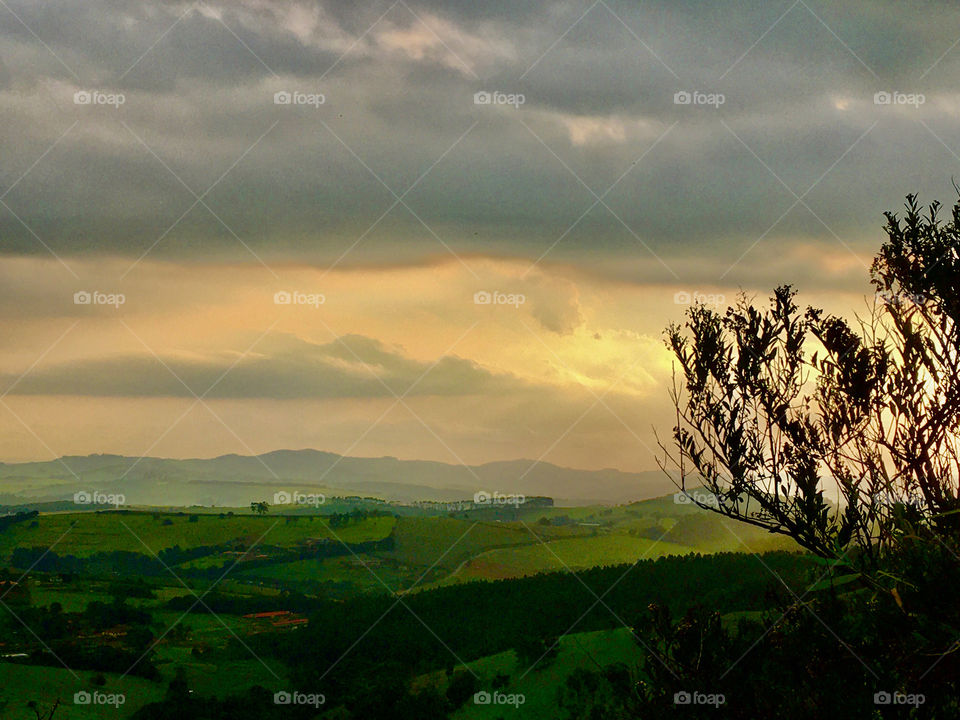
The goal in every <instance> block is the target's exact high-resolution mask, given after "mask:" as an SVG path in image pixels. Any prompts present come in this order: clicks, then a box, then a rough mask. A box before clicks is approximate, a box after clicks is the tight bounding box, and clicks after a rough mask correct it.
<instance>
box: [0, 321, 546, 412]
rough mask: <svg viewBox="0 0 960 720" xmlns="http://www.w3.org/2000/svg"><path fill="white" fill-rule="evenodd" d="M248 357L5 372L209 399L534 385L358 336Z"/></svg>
mask: <svg viewBox="0 0 960 720" xmlns="http://www.w3.org/2000/svg"><path fill="white" fill-rule="evenodd" d="M266 345H267V349H266V350H264V351H261V352H258V353H253V354H251V355H249V356H245V357H239V358H238V357H237V356H236V355H232V356H231V355H221V356H217V357H211V358H200V359H197V358H188V359H185V358H178V357H164V358H157V357H153V356H150V355H137V356H133V355H130V356H120V357H114V358H99V359H92V360H86V361H79V362H72V363H70V364H68V365H63V366H52V367H49V368H45V369H40V370H37V371H35V372H33V373H31V374H30V375H29V376H27V377H24V378H22V379H20V378H19V377H18V376H15V375H10V376H6V377H0V386H3V387H11V388H12V391H11V394H14V395H72V396H93V397H193V396H195V395H197V396H204V397H209V398H247V399H250V398H270V399H294V398H377V397H385V398H390V397H394V396H403V395H405V394H407V393H409V395H410V396H416V397H423V396H469V395H483V396H498V395H504V394H507V393H516V392H518V391H521V390H523V389H527V388H529V387H530V386H529V385H527V384H526V383H524V382H523V381H521V380H519V379H517V378H514V377H512V376H510V375H506V374H495V373H492V372H490V371H488V370H486V369H484V368H482V367H480V366H479V365H477V364H476V363H474V362H472V361H470V360H466V359H463V358H458V357H453V356H446V357H444V358H442V359H440V360H439V361H437V362H436V363H426V362H420V361H417V360H413V359H411V358H409V357H407V356H406V355H404V354H403V352H402V351H401V350H399V349H391V348H387V347H386V346H384V345H383V344H382V343H380V342H379V341H377V340H373V339H372V338H367V337H363V336H360V335H345V336H343V337H341V338H339V339H338V340H337V341H334V342H331V343H328V344H315V343H310V342H306V341H303V340H300V339H297V338H295V337H293V336H284V337H282V338H279V339H278V340H274V341H271V342H268V343H266Z"/></svg>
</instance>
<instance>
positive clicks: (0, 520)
mask: <svg viewBox="0 0 960 720" xmlns="http://www.w3.org/2000/svg"><path fill="white" fill-rule="evenodd" d="M39 514H40V513H38V512H37V511H36V510H27V511H24V512H18V513H14V514H13V515H3V516H0V532H3V531H4V530H6V529H7V528H8V527H10V526H11V525H15V524H16V523H20V522H25V521H27V520H33V519H34V518H35V517H37V515H39Z"/></svg>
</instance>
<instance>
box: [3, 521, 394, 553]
mask: <svg viewBox="0 0 960 720" xmlns="http://www.w3.org/2000/svg"><path fill="white" fill-rule="evenodd" d="M196 517H197V520H196V521H195V522H190V517H189V515H187V514H184V515H179V514H159V513H117V512H102V513H90V512H85V513H58V514H51V515H42V516H40V517H39V518H37V520H36V521H35V522H36V527H32V524H33V523H19V524H17V525H15V526H13V527H11V528H9V529H8V530H7V531H6V532H4V533H3V534H0V559H2V560H7V559H8V558H9V557H10V553H11V552H12V551H13V549H14V548H15V547H18V546H19V547H43V548H49V547H51V546H52V547H53V550H54V552H56V553H58V554H60V555H66V554H71V555H75V556H77V557H86V556H89V555H92V554H93V553H97V552H110V551H113V550H126V551H130V552H139V553H145V554H148V555H149V554H150V552H151V551H152V552H160V551H161V550H164V549H167V548H171V547H174V546H175V545H179V546H180V547H181V548H190V547H196V546H199V545H222V544H224V543H230V542H234V541H236V542H238V543H242V544H244V545H252V544H253V543H256V542H258V541H259V544H261V545H274V546H280V547H289V546H293V545H297V544H298V543H301V542H304V541H306V540H308V539H311V538H324V539H328V540H332V541H337V539H338V538H339V539H341V540H343V541H344V542H347V543H354V542H362V541H366V540H380V539H382V538H385V537H387V536H388V535H389V534H390V532H391V530H392V529H393V524H394V522H395V521H394V518H392V517H375V518H368V519H366V520H363V521H361V522H359V523H356V524H352V525H349V526H347V527H343V528H337V529H335V530H331V529H330V528H329V527H328V526H327V524H326V522H325V521H324V520H323V518H322V517H321V516H316V515H313V516H299V517H297V519H296V520H294V521H292V522H288V521H286V519H285V518H279V517H269V516H267V517H258V516H253V515H244V516H239V515H235V516H233V517H224V518H220V517H219V516H218V515H198V516H196ZM144 545H146V547H144ZM147 548H149V550H148V549H147Z"/></svg>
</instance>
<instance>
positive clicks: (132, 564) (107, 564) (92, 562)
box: [10, 537, 394, 579]
mask: <svg viewBox="0 0 960 720" xmlns="http://www.w3.org/2000/svg"><path fill="white" fill-rule="evenodd" d="M393 547H394V541H393V538H392V537H386V538H383V539H382V540H368V541H365V542H359V543H346V544H344V543H340V542H337V541H331V542H323V543H316V544H314V545H310V546H300V547H296V548H279V547H272V546H263V547H261V548H260V549H258V551H257V553H258V554H266V555H267V557H256V558H250V559H244V560H242V566H243V568H244V569H245V570H249V569H253V568H260V567H267V566H270V565H277V564H280V563H286V562H291V561H294V560H309V559H316V558H321V559H322V558H333V557H341V556H343V555H351V554H354V553H356V554H360V553H370V552H386V551H389V550H393ZM227 551H234V552H238V553H239V554H238V555H237V558H240V557H242V553H241V551H236V550H235V545H233V544H230V543H228V544H224V545H203V546H197V547H192V548H186V549H182V548H180V546H179V545H175V546H174V547H172V548H167V549H165V550H162V551H160V552H159V553H158V554H157V557H154V556H152V555H147V554H145V553H140V552H134V551H131V550H111V551H109V552H98V553H93V554H92V555H90V556H87V557H77V556H76V555H72V554H64V555H60V554H59V553H57V552H55V551H51V550H49V549H48V548H43V547H30V548H24V547H19V548H15V549H14V551H13V553H12V554H11V556H10V564H11V565H12V566H13V567H15V568H24V569H25V568H34V569H35V570H36V571H37V572H45V573H71V574H83V575H88V576H102V575H112V574H115V573H117V574H120V575H134V576H136V575H146V576H152V577H157V576H165V575H168V574H169V571H168V570H167V568H168V567H171V568H172V567H176V573H177V575H179V576H181V577H184V578H188V577H192V578H201V579H212V578H217V577H220V576H221V575H223V573H224V572H226V571H227V570H228V569H229V568H230V567H232V566H233V565H234V564H235V563H236V562H237V558H232V559H229V560H225V561H224V562H222V563H219V564H217V565H211V566H210V567H205V568H182V567H177V566H178V565H180V564H182V563H186V562H189V561H191V560H196V559H199V558H202V557H208V556H210V555H215V554H217V553H222V552H227Z"/></svg>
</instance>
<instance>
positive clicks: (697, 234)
mask: <svg viewBox="0 0 960 720" xmlns="http://www.w3.org/2000/svg"><path fill="white" fill-rule="evenodd" d="M408 5H409V9H407V8H406V7H404V6H403V4H401V5H398V6H395V7H394V8H393V9H392V10H391V11H390V12H388V13H386V14H385V15H384V14H383V10H382V9H379V8H373V7H366V6H362V4H361V5H351V4H344V3H335V2H272V1H270V0H244V1H243V2H237V3H233V2H231V3H225V2H210V3H204V5H203V6H202V8H200V9H192V8H193V6H192V5H191V4H189V3H186V2H181V3H169V4H163V5H157V4H153V3H142V2H134V3H127V4H124V5H123V6H122V7H119V6H116V4H114V3H110V2H106V0H91V2H88V3H83V4H80V5H72V6H60V5H47V4H43V3H39V4H38V3H30V2H26V1H25V0H19V1H15V2H11V4H10V7H11V8H12V9H13V10H14V11H15V12H16V13H17V14H18V15H19V16H20V17H21V18H22V19H23V21H24V22H25V23H26V24H27V25H28V26H29V27H30V28H32V29H34V30H35V31H36V32H37V33H38V35H40V37H41V39H42V40H43V41H44V43H46V44H47V45H48V46H49V48H50V49H51V50H53V52H54V53H56V55H57V56H58V57H59V58H60V59H61V60H62V61H63V65H61V63H60V62H58V61H57V59H56V57H54V56H53V55H52V54H51V53H50V52H49V51H48V50H47V49H46V48H44V46H43V45H41V44H40V43H38V42H37V41H36V38H34V37H33V36H32V35H31V33H30V32H29V31H28V30H27V29H26V28H24V27H23V26H21V25H20V24H19V23H14V22H11V23H5V24H4V25H3V27H2V28H0V56H2V57H3V58H4V60H3V64H2V66H0V122H2V123H3V126H4V128H5V132H4V137H3V138H2V139H0V150H2V151H3V152H4V157H5V163H4V167H3V168H0V188H3V191H7V190H9V191H10V192H9V194H8V195H6V196H5V197H4V202H5V203H6V204H7V206H8V207H9V210H8V209H7V208H3V207H0V233H2V234H3V237H4V240H5V242H4V243H3V245H2V247H0V253H5V254H34V255H38V254H40V255H43V254H47V253H48V249H47V248H50V249H52V250H53V251H54V252H56V253H57V254H58V255H60V256H61V257H64V258H65V259H67V260H69V257H71V256H76V255H86V256H95V255H102V254H122V255H125V256H129V257H134V258H135V257H138V256H139V255H141V254H143V253H144V252H149V253H151V254H153V255H156V256H157V257H163V258H167V259H175V260H182V261H191V262H193V261H208V260H210V259H211V258H223V257H229V258H232V259H238V260H240V261H243V262H249V263H257V262H258V260H257V259H256V257H254V255H253V254H252V253H250V252H248V251H247V249H246V248H245V247H244V245H246V246H248V247H249V248H251V249H252V250H253V251H254V253H256V255H257V256H259V257H260V258H261V259H264V260H265V261H267V262H268V263H269V262H277V261H279V259H281V258H290V257H294V258H297V259H299V260H305V259H309V261H311V262H316V263H318V264H329V263H331V262H334V261H335V260H337V259H338V258H340V257H341V255H343V252H344V250H345V249H346V248H350V247H351V246H354V245H355V247H354V249H353V250H351V251H350V252H348V253H347V254H346V255H345V256H344V257H343V258H342V259H341V260H340V262H341V263H343V264H347V265H350V264H354V263H361V264H362V263H368V262H372V261H377V260H380V261H384V260H388V259H391V258H396V257H405V258H409V259H410V260H411V261H419V262H424V261H426V260H428V259H429V258H432V257H434V256H436V255H437V254H438V253H444V252H446V251H447V250H446V249H445V248H444V245H446V246H447V248H449V249H450V250H451V251H453V252H455V253H457V254H458V255H461V256H466V255H476V254H488V255H500V256H514V257H516V256H521V257H526V258H530V259H536V258H538V257H540V256H541V255H542V254H543V253H544V252H547V257H548V258H549V259H550V260H553V259H556V260H558V261H563V262H576V263H578V264H580V265H581V266H593V267H594V268H601V267H603V266H604V265H605V264H606V263H608V262H609V261H611V260H614V261H617V260H625V259H626V260H629V259H631V258H634V257H636V256H638V255H643V254H645V253H648V252H650V251H652V252H653V253H655V254H656V255H657V256H659V257H661V258H664V259H668V258H669V257H671V256H673V257H678V256H679V257H687V258H689V257H692V256H693V255H695V254H697V253H700V252H702V251H703V249H704V247H706V246H710V247H717V248H719V249H720V250H722V251H723V252H725V253H726V254H727V255H739V254H740V253H741V252H743V251H744V250H745V249H746V248H748V247H749V246H750V244H751V243H753V242H755V241H756V240H757V239H758V238H762V239H763V242H764V244H766V245H769V246H780V247H786V246H789V245H790V244H791V243H794V242H803V243H807V244H812V243H818V242H823V243H829V244H837V238H839V239H840V240H842V241H843V242H845V243H846V244H848V245H850V246H851V247H854V248H856V249H858V251H859V250H862V249H865V248H869V247H871V246H873V247H875V244H876V242H877V236H878V230H879V226H880V224H881V223H882V216H881V212H882V211H883V210H885V209H890V208H895V207H897V206H898V205H899V203H900V201H901V198H902V196H903V195H904V194H905V193H906V192H907V191H912V190H919V191H922V192H924V193H925V194H926V195H927V196H928V197H931V198H933V197H940V198H944V197H945V193H946V194H947V195H949V192H950V188H949V184H948V183H949V177H950V176H951V173H952V172H953V167H952V164H951V163H953V158H952V157H950V155H949V153H946V152H944V149H943V146H942V145H941V144H940V142H939V141H938V140H937V139H936V137H934V134H935V135H936V136H937V137H940V138H942V139H943V141H944V142H945V143H946V144H947V145H950V144H951V142H952V140H951V129H952V127H953V124H954V121H955V118H956V107H957V102H956V98H957V97H958V94H960V83H958V81H957V78H958V77H960V74H958V73H957V72H955V70H956V68H957V63H958V62H960V55H957V54H956V53H948V54H947V55H946V56H944V57H943V58H942V59H940V60H939V62H937V60H938V58H939V57H940V56H941V55H942V54H943V52H944V51H945V50H947V49H948V48H949V47H950V45H951V44H952V42H953V40H954V38H953V37H952V36H951V35H950V31H949V28H950V27H952V26H953V25H952V23H951V20H954V19H956V15H957V10H956V9H955V8H951V7H950V6H948V5H945V4H943V5H940V4H934V5H933V6H932V7H931V8H930V11H929V12H928V13H925V14H924V16H923V17H921V18H917V17H914V14H913V13H912V11H911V9H910V8H908V7H906V6H902V5H901V4H896V3H892V2H885V3H880V4H878V5H876V6H871V8H870V9H869V11H866V12H854V11H852V10H849V9H844V8H814V9H815V10H816V11H817V12H818V15H819V16H820V18H821V19H822V20H823V23H825V24H826V25H827V26H828V28H829V30H828V29H827V28H826V27H824V26H823V24H821V23H820V21H818V20H817V19H816V18H815V17H814V16H813V15H812V14H811V12H810V11H808V10H806V9H805V7H804V6H802V5H798V6H795V7H794V8H792V9H791V10H790V12H789V13H787V15H785V16H784V17H783V18H782V19H781V20H780V22H779V23H777V25H776V27H775V28H774V29H773V30H771V31H770V32H769V33H768V34H766V35H764V31H765V30H767V29H768V28H770V26H771V25H772V24H773V23H774V21H776V20H777V19H778V16H779V15H780V14H781V13H782V11H777V10H776V9H774V8H770V7H769V6H768V5H767V4H764V3H760V2H752V3H745V4H744V3H741V4H740V5H738V8H737V12H728V11H724V10H720V9H717V8H711V9H708V10H705V9H704V8H703V7H702V6H701V5H698V4H690V3H652V4H650V3H646V4H643V5H642V6H638V5H634V4H627V3H616V2H611V3H607V5H608V6H609V8H608V7H607V6H605V5H604V4H600V5H597V6H595V7H594V8H593V9H591V11H590V12H589V13H587V14H586V15H585V16H583V18H582V20H580V22H577V23H576V25H575V26H574V27H572V28H571V25H573V24H574V22H575V21H577V20H578V18H580V16H581V15H583V8H582V7H581V6H580V5H578V4H576V3H572V2H564V3H549V4H548V3H544V4H523V6H522V7H520V6H518V5H517V4H515V3H493V4H490V5H489V6H487V4H484V5H485V7H484V8H478V7H475V5H476V4H475V3H465V2H457V3H446V2H445V3H439V2H432V1H431V2H426V1H421V2H413V1H412V0H411V2H410V3H408ZM568 29H569V32H566V31H567V30H568ZM831 31H832V33H831ZM565 32H566V34H564V33H565ZM761 36H763V39H762V41H761V42H759V43H757V44H756V45H753V43H754V41H755V40H757V38H759V37H761ZM558 38H561V39H560V40H559V41H558ZM638 38H639V40H638ZM837 38H840V39H841V40H842V41H843V43H841V42H838V39H837ZM640 40H642V41H643V42H642V43H641V42H640ZM644 44H645V45H646V47H644ZM844 44H846V46H847V47H844ZM748 50H749V52H746V51H748ZM745 52H746V54H744V53H745ZM858 58H859V60H858ZM861 61H862V62H861ZM935 63H936V64H935ZM64 66H66V67H64ZM928 68H931V69H930V71H929V73H927V74H926V75H925V79H924V81H923V87H922V88H919V87H918V83H919V80H916V78H919V77H920V75H922V74H924V72H925V71H926V70H927V69H928ZM128 70H129V72H128ZM873 73H876V77H874V75H873ZM74 75H75V76H74ZM721 76H722V79H721ZM888 85H889V87H887V86H888ZM84 88H86V89H90V88H101V89H104V90H112V91H119V92H123V93H125V95H126V102H125V104H124V105H123V106H122V107H121V108H120V109H119V110H113V109H108V108H95V107H89V106H76V105H74V103H73V100H72V97H73V93H74V92H75V91H76V90H78V89H84ZM281 89H286V90H301V91H304V92H322V93H323V94H324V95H325V96H326V100H327V102H326V103H325V104H324V105H323V106H321V107H320V108H316V109H309V108H293V107H283V106H279V107H278V106H276V105H274V104H273V101H272V98H273V93H274V92H276V91H278V90H281ZM481 89H486V90H499V91H502V92H519V93H523V94H524V95H525V97H526V103H525V104H524V105H523V106H522V107H521V108H519V109H514V108H505V107H489V106H478V105H474V103H473V93H474V92H476V91H478V90H481ZM880 89H888V90H900V91H904V92H909V91H911V90H916V91H920V90H922V92H924V93H925V95H926V97H927V102H926V104H924V105H923V106H922V107H920V108H918V109H915V110H914V109H909V110H904V109H902V108H885V107H878V106H876V105H874V103H873V101H872V98H873V95H874V93H875V92H877V91H878V90H880ZM680 90H687V91H695V90H701V91H706V92H722V93H723V94H724V95H725V98H726V102H725V104H724V105H723V107H722V108H721V109H720V110H719V111H716V110H714V109H711V108H697V107H691V106H678V105H676V104H674V102H673V98H674V94H675V93H676V92H678V91H680ZM838 99H839V100H838ZM920 121H923V122H922V123H921V122H920ZM74 122H76V123H77V124H76V126H74V127H73V128H72V129H70V130H69V132H67V134H66V135H65V136H64V137H63V138H62V139H61V140H60V141H59V142H57V143H56V146H55V147H54V148H53V149H51V145H53V144H54V143H55V142H56V141H57V138H58V137H60V136H61V135H62V134H63V133H64V132H65V131H67V129H68V128H70V127H71V125H72V124H73V123H74ZM875 123H876V124H875ZM124 124H125V125H126V126H127V127H126V128H125V127H124ZM874 124H875V125H874ZM127 128H129V130H128V129H127ZM470 128H472V129H470ZM468 129H470V130H469V132H467V130H468ZM268 130H269V132H267V131H268ZM464 133H466V135H464ZM865 133H866V134H865ZM864 134H865V135H864ZM861 136H863V137H861ZM141 140H142V142H141ZM45 153H46V154H45ZM38 158H42V159H41V160H40V161H39V162H37V164H36V165H35V166H33V164H34V163H35V162H36V161H37V159H38ZM165 166H166V167H165ZM765 166H766V167H765ZM904 167H917V168H923V170H922V172H917V173H916V174H910V175H905V173H904V170H903V168H904ZM27 171H29V172H27ZM25 172H26V175H24V176H23V177H22V178H20V176H21V175H23V173H25ZM775 176H776V177H775ZM618 178H622V179H621V180H620V181H619V183H618V185H617V186H616V187H615V188H614V189H613V190H611V191H610V193H609V194H608V195H605V196H604V201H603V203H602V204H597V205H596V206H594V203H595V201H596V198H597V197H598V196H600V195H601V194H602V193H603V192H604V191H606V189H607V188H609V187H610V186H611V184H612V183H614V181H616V180H617V179H618ZM778 178H779V180H778ZM864 178H870V181H869V182H865V181H864V180H863V179H864ZM781 180H782V183H781V182H780V181H781ZM381 181H382V182H381ZM415 182H416V185H415V186H413V187H412V189H411V190H410V193H409V194H408V195H406V196H404V202H405V203H406V205H408V206H409V209H408V208H407V207H406V206H405V205H403V204H397V205H396V206H394V207H393V208H392V209H391V210H390V212H389V213H387V214H386V215H385V216H384V217H383V218H382V219H381V220H380V221H379V222H378V223H377V225H376V226H375V227H372V226H373V225H374V221H376V220H377V219H378V218H380V216H381V215H383V213H384V212H385V211H387V210H388V209H389V208H391V205H393V204H394V201H395V196H394V195H393V194H392V193H396V195H400V194H401V193H403V192H404V191H405V190H407V189H408V188H411V186H412V185H413V183H415ZM214 183H216V186H215V187H213V189H212V190H211V191H210V193H209V195H207V196H205V198H204V202H205V204H206V205H207V206H209V209H208V208H207V207H204V206H203V205H197V206H195V207H193V209H192V210H190V211H189V212H186V211H187V210H188V209H189V208H190V207H191V205H193V204H194V202H195V195H194V194H197V195H199V194H201V193H203V192H204V191H205V190H207V189H208V188H210V187H211V186H212V185H213V184H214ZM384 184H385V185H386V186H388V187H389V189H387V187H385V186H384ZM185 186H187V187H189V190H188V189H187V187H185ZM785 186H786V187H785ZM11 187H12V189H11ZM807 191H809V192H808V194H807V195H805V196H804V203H805V204H806V205H807V206H809V209H808V208H807V207H805V206H804V205H803V204H797V205H796V206H795V207H793V208H792V209H790V208H791V205H792V204H793V203H794V201H795V199H796V196H797V195H800V194H802V193H804V192H807ZM591 206H594V207H593V208H592V209H591ZM611 211H612V212H611ZM185 212H186V214H185V215H184V213H185ZM614 213H615V215H614ZM181 215H183V217H182V218H181ZM781 216H782V217H781ZM421 221H422V222H421ZM424 224H425V225H426V226H427V227H424ZM438 238H439V239H440V240H442V243H443V244H441V243H440V242H438ZM361 239H362V240H361ZM871 244H872V245H871ZM45 246H46V247H45ZM614 264H616V262H614ZM668 264H670V263H668Z"/></svg>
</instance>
